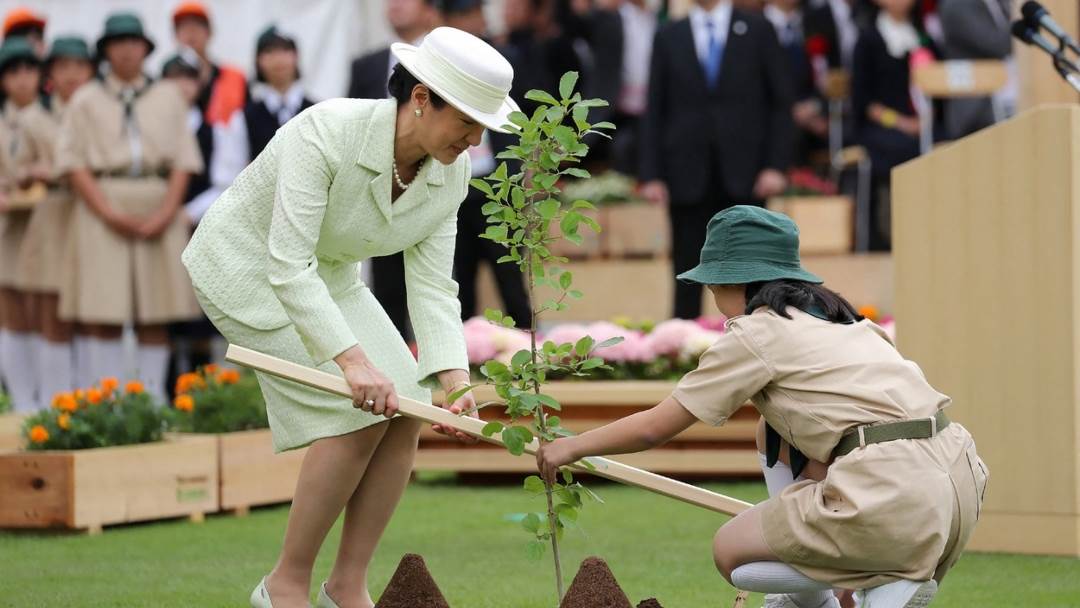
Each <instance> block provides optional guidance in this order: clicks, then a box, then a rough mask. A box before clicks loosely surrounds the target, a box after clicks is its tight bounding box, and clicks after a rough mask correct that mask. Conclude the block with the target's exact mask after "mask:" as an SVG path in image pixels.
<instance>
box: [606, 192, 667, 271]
mask: <svg viewBox="0 0 1080 608" xmlns="http://www.w3.org/2000/svg"><path fill="white" fill-rule="evenodd" d="M601 210H602V211H603V216H602V217H603V220H602V222H601V224H602V225H603V227H604V232H603V233H602V234H603V239H602V240H603V243H604V253H605V254H606V255H608V256H610V257H613V258H622V257H649V258H653V257H667V256H668V255H669V254H670V253H671V223H670V220H669V219H668V214H667V208H666V207H663V206H661V205H653V204H650V203H622V204H616V205H608V206H605V207H602V208H601Z"/></svg>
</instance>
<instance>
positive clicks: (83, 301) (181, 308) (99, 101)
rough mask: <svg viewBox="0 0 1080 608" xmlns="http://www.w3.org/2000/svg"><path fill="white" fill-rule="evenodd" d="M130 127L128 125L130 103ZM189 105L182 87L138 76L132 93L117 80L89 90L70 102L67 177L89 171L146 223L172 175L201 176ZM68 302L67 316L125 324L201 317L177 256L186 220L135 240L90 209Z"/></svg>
mask: <svg viewBox="0 0 1080 608" xmlns="http://www.w3.org/2000/svg"><path fill="white" fill-rule="evenodd" d="M125 97H126V98H127V99H129V100H130V101H129V102H128V103H130V104H131V116H132V118H131V120H127V119H125V101H124V100H123V99H124V98H125ZM187 111H188V109H187V107H186V106H185V104H184V102H183V99H182V97H181V95H180V91H179V90H177V89H176V87H175V85H173V84H172V83H168V82H155V83H148V82H147V81H146V80H143V79H140V81H139V82H137V83H135V84H134V86H128V87H126V86H125V85H124V83H121V82H120V81H119V80H117V79H116V78H114V77H113V76H111V75H110V76H108V77H106V78H105V79H104V80H103V81H95V82H91V83H89V84H87V85H85V86H83V87H82V88H81V89H79V91H78V92H77V93H76V94H75V96H74V97H73V98H72V101H71V107H70V108H69V109H68V110H67V112H66V114H65V116H64V121H63V125H62V129H61V131H62V132H61V136H60V150H59V154H58V164H59V166H60V168H61V170H62V171H64V172H67V171H70V170H72V169H78V168H85V169H89V170H90V171H92V172H93V173H94V175H95V177H96V179H97V182H98V186H99V187H100V188H101V191H102V193H103V194H104V196H105V200H106V201H107V202H108V204H109V205H111V206H112V207H113V208H114V209H116V210H117V211H119V212H121V213H125V214H128V215H133V216H149V215H151V214H152V213H153V212H154V211H155V210H156V209H158V208H159V207H160V206H161V205H162V204H164V196H165V191H166V181H167V176H168V173H169V171H170V170H172V169H174V168H175V169H181V170H184V171H188V172H191V173H198V172H199V171H201V169H202V158H201V157H200V154H199V149H198V145H197V143H196V141H195V137H194V135H192V134H191V132H190V131H188V129H187V122H186V117H187ZM71 233H72V241H73V247H72V256H71V259H70V263H71V270H72V272H70V273H69V275H68V276H67V277H66V280H65V293H69V294H70V297H67V298H63V299H62V300H61V303H60V314H61V316H62V317H64V318H69V319H73V320H76V321H81V322H84V323H99V324H105V325H120V324H123V323H124V321H126V320H128V319H134V321H135V323H136V324H158V323H166V322H171V321H182V320H188V319H192V318H195V317H197V316H198V304H197V302H196V301H195V298H194V293H193V292H192V290H191V283H190V281H189V280H188V278H187V272H186V271H185V270H184V267H183V266H182V265H181V263H180V253H181V252H182V251H183V250H184V247H185V245H186V244H187V239H188V226H187V223H186V220H185V219H184V214H183V213H182V212H181V213H177V214H176V217H175V219H174V220H173V223H172V224H171V225H170V226H169V227H168V228H167V229H166V230H165V232H164V233H163V234H161V235H160V236H159V237H158V238H155V239H150V240H133V239H129V238H126V237H123V236H121V235H119V234H117V233H116V232H114V231H113V230H112V229H111V228H110V227H109V226H108V225H106V224H105V222H104V221H102V220H101V218H100V217H98V216H97V215H96V214H95V213H94V212H93V211H92V210H91V209H90V207H89V205H87V204H85V202H84V203H83V204H79V205H76V208H75V213H74V217H73V219H72V229H71Z"/></svg>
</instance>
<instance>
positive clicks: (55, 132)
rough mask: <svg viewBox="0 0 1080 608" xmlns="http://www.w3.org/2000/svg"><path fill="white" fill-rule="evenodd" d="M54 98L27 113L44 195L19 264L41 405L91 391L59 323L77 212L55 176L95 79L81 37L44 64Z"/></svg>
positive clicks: (65, 40) (64, 41)
mask: <svg viewBox="0 0 1080 608" xmlns="http://www.w3.org/2000/svg"><path fill="white" fill-rule="evenodd" d="M45 75H46V76H47V78H48V81H49V84H50V87H51V90H52V93H53V94H52V96H51V97H50V98H49V100H48V102H49V103H48V109H47V110H46V109H45V108H44V107H42V106H40V105H37V104H35V105H34V106H32V110H29V109H28V111H27V113H26V120H25V121H24V125H23V132H24V134H25V138H26V140H27V143H28V145H29V146H30V147H31V148H32V149H33V150H34V156H35V161H34V167H35V170H36V171H37V172H38V178H39V179H40V184H41V186H43V187H44V189H45V196H44V198H43V199H41V200H40V201H39V202H38V203H37V204H36V205H35V206H34V209H33V213H32V215H31V216H30V224H29V226H28V227H27V229H26V236H25V238H24V239H23V242H22V246H21V248H20V250H19V257H18V259H17V260H16V262H15V263H16V276H17V277H19V282H20V284H21V285H22V287H23V288H24V289H25V290H26V291H27V295H28V298H29V299H28V306H29V310H31V311H32V312H33V314H34V316H33V320H34V327H35V329H36V330H37V331H39V332H40V334H41V338H42V339H41V340H40V341H38V344H37V355H36V364H37V378H36V387H37V394H38V400H39V402H40V405H41V406H42V407H44V406H47V405H48V404H49V403H50V402H51V400H52V397H53V395H55V394H57V393H59V392H63V391H70V390H71V389H72V388H74V387H75V386H76V381H77V380H86V381H85V382H84V383H82V384H79V385H78V386H88V385H89V380H87V379H84V378H78V377H77V373H76V371H75V370H76V361H75V357H74V354H75V353H74V352H73V350H72V337H73V333H74V328H73V325H72V324H71V323H70V322H67V321H64V320H62V319H61V318H60V314H59V306H60V299H61V298H62V297H63V293H62V287H63V285H64V283H65V279H64V277H65V276H66V274H67V272H68V269H67V267H66V266H65V263H66V260H67V256H66V254H67V244H68V243H70V238H69V227H70V223H71V215H72V212H73V209H74V195H73V194H72V192H71V188H70V187H69V185H68V183H67V180H65V179H63V176H62V175H60V173H59V172H58V171H57V166H56V148H57V146H58V144H59V140H60V122H61V120H62V116H63V113H64V111H65V110H66V109H67V107H68V105H69V104H70V103H71V99H72V97H73V96H74V95H75V91H76V90H78V89H79V87H81V86H82V85H84V84H86V83H87V82H89V81H90V79H91V78H93V76H94V66H93V63H92V62H91V59H90V49H88V48H87V46H86V42H85V41H83V40H82V39H80V38H71V37H62V38H57V39H56V40H55V41H54V42H53V45H52V48H51V49H50V52H49V55H48V57H47V58H46V63H45Z"/></svg>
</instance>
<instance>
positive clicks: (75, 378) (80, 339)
mask: <svg viewBox="0 0 1080 608" xmlns="http://www.w3.org/2000/svg"><path fill="white" fill-rule="evenodd" d="M90 340H92V338H91V337H90V336H84V335H82V334H79V335H76V336H75V338H74V339H73V340H72V348H73V350H74V351H75V368H74V370H73V371H72V374H71V377H72V384H74V385H75V388H87V387H88V386H90V385H91V384H93V383H94V380H95V378H94V374H93V372H92V370H93V366H92V365H91V360H90V350H89V348H90Z"/></svg>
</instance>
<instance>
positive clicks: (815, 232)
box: [768, 196, 855, 254]
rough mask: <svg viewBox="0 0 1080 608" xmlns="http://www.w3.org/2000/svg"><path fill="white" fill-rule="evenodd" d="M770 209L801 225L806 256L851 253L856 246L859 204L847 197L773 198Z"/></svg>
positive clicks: (802, 249) (802, 245)
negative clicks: (856, 208) (857, 206)
mask: <svg viewBox="0 0 1080 608" xmlns="http://www.w3.org/2000/svg"><path fill="white" fill-rule="evenodd" d="M768 208H769V209H770V210H771V211H778V212H780V213H783V214H785V215H787V216H788V217H790V218H791V219H792V220H794V221H795V223H796V224H798V225H799V251H800V252H801V253H803V254H838V253H850V252H851V250H852V248H853V246H854V239H855V203H854V202H853V201H852V200H851V198H849V197H847V196H793V197H783V198H772V199H769V202H768Z"/></svg>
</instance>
